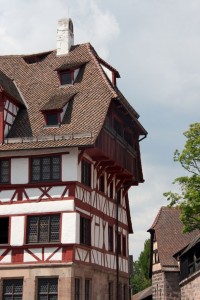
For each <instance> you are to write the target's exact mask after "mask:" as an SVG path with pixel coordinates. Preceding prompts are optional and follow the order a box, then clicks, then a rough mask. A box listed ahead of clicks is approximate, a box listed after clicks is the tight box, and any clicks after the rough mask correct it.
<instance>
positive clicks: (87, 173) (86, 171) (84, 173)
mask: <svg viewBox="0 0 200 300" xmlns="http://www.w3.org/2000/svg"><path fill="white" fill-rule="evenodd" d="M81 182H82V183H83V184H85V185H87V186H91V164H90V163H89V162H87V161H86V160H82V164H81Z"/></svg>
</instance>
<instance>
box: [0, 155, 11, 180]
mask: <svg viewBox="0 0 200 300" xmlns="http://www.w3.org/2000/svg"><path fill="white" fill-rule="evenodd" d="M5 162H7V163H8V164H7V166H6V167H5V166H3V164H4V163H5ZM5 171H7V174H6V177H7V178H6V181H4V180H2V178H3V176H5V175H4V174H3V173H4V172H5ZM9 183H10V159H0V185H2V184H9Z"/></svg>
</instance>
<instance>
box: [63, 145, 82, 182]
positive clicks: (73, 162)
mask: <svg viewBox="0 0 200 300" xmlns="http://www.w3.org/2000/svg"><path fill="white" fill-rule="evenodd" d="M77 166H78V148H73V149H70V153H69V154H63V155H62V181H77V180H78V167H77Z"/></svg>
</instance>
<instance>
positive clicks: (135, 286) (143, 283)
mask: <svg viewBox="0 0 200 300" xmlns="http://www.w3.org/2000/svg"><path fill="white" fill-rule="evenodd" d="M149 258H150V239H148V240H146V241H145V243H144V250H143V251H142V252H141V253H140V256H139V259H138V260H137V261H134V262H133V276H132V278H131V286H132V290H133V294H136V293H138V292H140V291H142V290H144V289H145V288H147V287H148V286H150V285H151V280H150V279H149Z"/></svg>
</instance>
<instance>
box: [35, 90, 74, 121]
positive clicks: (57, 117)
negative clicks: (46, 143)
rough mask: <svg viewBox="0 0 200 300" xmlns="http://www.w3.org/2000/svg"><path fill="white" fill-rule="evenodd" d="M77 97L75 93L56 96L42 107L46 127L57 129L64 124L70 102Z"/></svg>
mask: <svg viewBox="0 0 200 300" xmlns="http://www.w3.org/2000/svg"><path fill="white" fill-rule="evenodd" d="M74 96H75V93H67V94H64V95H54V96H53V97H51V98H50V100H49V101H48V102H47V103H46V104H45V105H44V106H43V107H42V109H41V112H42V114H43V116H44V125H45V126H46V127H57V126H60V124H61V123H62V120H63V117H64V115H65V112H66V110H67V107H68V104H69V101H70V100H71V99H72V98H73V97H74Z"/></svg>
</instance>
